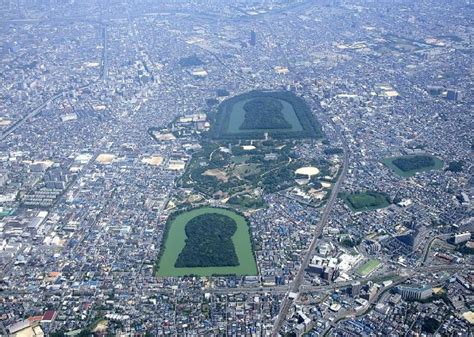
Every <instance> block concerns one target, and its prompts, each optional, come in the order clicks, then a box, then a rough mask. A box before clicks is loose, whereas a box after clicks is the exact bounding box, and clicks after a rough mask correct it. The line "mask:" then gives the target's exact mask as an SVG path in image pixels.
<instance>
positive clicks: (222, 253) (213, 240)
mask: <svg viewBox="0 0 474 337" xmlns="http://www.w3.org/2000/svg"><path fill="white" fill-rule="evenodd" d="M236 230H237V224H236V222H235V221H234V220H233V219H232V218H230V217H228V216H225V215H222V214H216V213H210V214H202V215H198V216H196V217H195V218H192V219H191V220H189V222H188V223H187V224H186V228H185V232H186V236H187V238H186V245H185V247H184V248H183V250H182V251H181V253H180V254H179V256H178V259H177V260H176V263H175V267H178V268H180V267H222V266H237V265H238V264H239V259H238V257H237V254H236V252H235V247H234V243H233V242H232V235H234V233H235V231H236Z"/></svg>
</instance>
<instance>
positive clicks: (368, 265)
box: [356, 259, 380, 277]
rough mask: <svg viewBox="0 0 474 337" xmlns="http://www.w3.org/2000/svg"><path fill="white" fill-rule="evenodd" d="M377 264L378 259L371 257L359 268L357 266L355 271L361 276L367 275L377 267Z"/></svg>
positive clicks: (378, 262)
mask: <svg viewBox="0 0 474 337" xmlns="http://www.w3.org/2000/svg"><path fill="white" fill-rule="evenodd" d="M379 266H380V261H379V260H375V259H371V260H369V261H367V262H365V263H364V264H363V265H362V266H360V267H359V268H357V270H356V272H357V273H358V274H359V275H361V276H362V277H366V276H367V275H369V274H370V273H372V272H373V271H374V270H375V269H377V268H378V267H379Z"/></svg>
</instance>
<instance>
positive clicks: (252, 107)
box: [240, 97, 291, 130]
mask: <svg viewBox="0 0 474 337" xmlns="http://www.w3.org/2000/svg"><path fill="white" fill-rule="evenodd" d="M282 109H283V104H282V103H281V102H280V101H279V100H276V99H274V98H271V97H259V98H256V99H253V100H251V101H248V102H247V103H245V104H244V110H245V119H244V122H243V123H242V125H241V126H240V129H242V130H249V129H257V130H258V129H291V124H290V123H288V122H287V121H286V119H285V117H284V115H283V112H282Z"/></svg>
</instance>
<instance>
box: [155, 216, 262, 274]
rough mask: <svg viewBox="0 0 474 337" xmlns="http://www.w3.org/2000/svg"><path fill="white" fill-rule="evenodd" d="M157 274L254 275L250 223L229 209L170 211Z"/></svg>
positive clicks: (255, 269) (254, 264)
mask: <svg viewBox="0 0 474 337" xmlns="http://www.w3.org/2000/svg"><path fill="white" fill-rule="evenodd" d="M166 226H167V228H166V230H165V235H164V238H163V240H164V244H163V245H162V251H161V252H160V258H159V261H158V262H157V275H158V276H175V277H177V276H185V275H196V276H212V275H231V274H235V275H257V266H256V263H255V258H254V255H253V251H252V244H251V239H250V232H249V226H248V223H247V221H246V219H245V218H244V217H243V216H242V215H240V214H238V213H236V212H234V211H231V210H228V209H223V208H212V207H202V208H195V209H192V210H190V211H185V212H182V213H176V214H174V215H172V216H171V217H170V218H169V220H168V222H167V225H166Z"/></svg>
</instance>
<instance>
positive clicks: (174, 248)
mask: <svg viewBox="0 0 474 337" xmlns="http://www.w3.org/2000/svg"><path fill="white" fill-rule="evenodd" d="M209 213H216V214H222V215H226V216H228V217H230V218H232V219H233V220H234V221H235V222H236V223H237V230H236V232H235V234H234V235H233V236H232V242H233V243H234V247H235V252H236V254H237V257H238V259H239V265H238V266H233V267H204V268H201V267H192V268H176V267H175V262H176V260H177V259H178V256H179V254H180V253H181V251H182V250H183V248H184V246H185V240H186V232H185V227H186V224H187V223H188V221H190V220H191V219H192V218H194V217H196V216H198V215H202V214H209ZM162 249H164V251H163V254H162V255H161V258H160V260H159V261H158V272H157V275H158V276H175V277H178V276H185V275H197V276H212V275H226V274H236V275H257V265H256V263H255V258H254V256H253V253H252V244H251V241H250V233H249V226H248V223H247V220H246V219H245V218H244V217H243V216H241V215H240V214H237V213H236V212H233V211H231V210H227V209H223V208H212V207H202V208H196V209H193V210H190V211H188V212H185V213H182V214H179V215H178V216H177V217H176V218H175V219H174V220H173V221H172V222H171V223H170V224H169V231H168V236H167V238H166V242H165V243H164V246H163V247H162Z"/></svg>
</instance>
